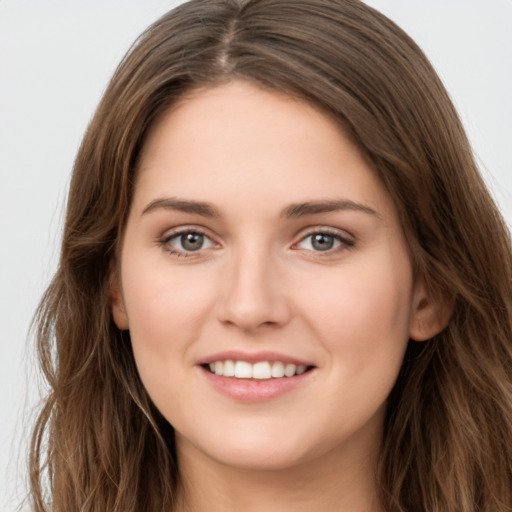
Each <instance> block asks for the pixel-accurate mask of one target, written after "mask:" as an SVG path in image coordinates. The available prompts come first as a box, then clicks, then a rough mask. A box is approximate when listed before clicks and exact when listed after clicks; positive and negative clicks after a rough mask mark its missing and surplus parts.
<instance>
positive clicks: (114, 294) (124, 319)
mask: <svg viewBox="0 0 512 512" xmlns="http://www.w3.org/2000/svg"><path fill="white" fill-rule="evenodd" d="M109 286H110V307H111V310H112V317H113V319H114V323H115V324H116V325H117V327H118V329H120V330H122V331H124V330H127V329H128V328H129V325H128V315H127V314H126V308H125V305H124V300H123V294H122V292H121V287H120V285H119V278H118V276H117V273H116V272H115V271H112V273H111V275H110V283H109Z"/></svg>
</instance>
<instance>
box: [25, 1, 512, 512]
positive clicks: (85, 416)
mask: <svg viewBox="0 0 512 512" xmlns="http://www.w3.org/2000/svg"><path fill="white" fill-rule="evenodd" d="M233 79H241V80H249V81H252V82H253V83H256V84H258V85H261V86H263V87H268V88H271V89H275V90H279V91H284V92H286V93H288V94H290V95H294V96H296V97H299V98H301V99H303V100H305V101H308V102H311V103H312V104H314V105H317V106H318V107H319V108H321V109H323V110H324V111H326V112H329V113H330V114H331V115H333V116H335V117H336V119H338V120H339V122H340V123H341V124H342V125H343V127H344V129H345V130H346V132H347V133H348V134H350V136H351V137H352V139H353V140H354V141H355V142H356V144H357V145H358V146H359V147H360V149H361V151H363V152H364V154H365V155H366V156H367V158H368V159H369V160H370V162H371V163H372V164H373V167H374V169H375V172H376V173H377V174H378V176H379V177H380V179H381V180H382V182H383V183H384V184H385V186H386V187H387V189H388V191H389V193H390V194H391V196H392V198H393V199H394V202H395V204H396V207H397V209H398V211H399V214H400V218H401V222H402V225H403V229H404V231H405V233H406V235H407V238H408V243H409V246H410V251H411V255H412V259H413V264H414V267H415V270H416V273H417V275H418V276H421V278H422V279H424V280H425V282H426V283H427V285H428V286H429V287H430V289H431V291H432V293H434V294H436V296H437V297H438V298H439V300H443V301H446V302H447V304H451V305H452V307H453V315H452V318H451V321H450V323H449V325H448V327H447V328H446V329H445V330H444V331H443V332H441V333H440V334H439V335H437V336H436V337H434V338H433V339H431V340H429V341H428V342H426V343H422V344H419V343H415V342H413V341H411V342H410V343H409V347H408V350H407V353H406V356H405V360H404V363H403V367H402V370H401V373H400V375H399V378H398V381H397V383H396V385H395V388H394V389H393V392H392V394H391V396H390V397H389V405H388V412H387V418H386V424H385V432H384V441H383V446H382V450H381V454H380V464H379V468H378V469H379V474H378V478H379V483H380V488H381V499H382V503H383V506H384V508H385V510H387V511H389V512H391V511H393V512H399V511H400V512H405V511H414V512H420V511H428V512H469V511H481V512H485V511H487V512H490V511H492V512H505V511H510V510H512V325H511V319H512V279H511V277H512V258H511V246H510V240H509V235H508V231H507V229H506V226H505V225H504V222H503V220H502V218H501V216H500V214H499V212H498V211H497V209H496V207H495V205H494V203H493V201H492V199H491V197H490V196H489V193H488V192H487V190H486V188H485V186H484V184H483V182H482V179H481V178H480V176H479V173H478V171H477V168H476V165H475V162H474V159H473V156H472V153H471V149H470V146H469V144H468V140H467V138H466V136H465V133H464V130H463V128H462V126H461V123H460V121H459V119H458V116H457V113H456V111H455V109H454V107H453V105H452V103H451V101H450V99H449V97H448V95H447V93H446V91H445V89H444V88H443V86H442V84H441V83H440V81H439V79H438V77H437V76H436V74H435V72H434V71H433V69H432V67H431V66H430V64H429V62H428V61H427V59H426V57H425V56H424V55H423V53H422V52H421V50H420V49H419V48H418V47H417V46H416V44H415V43H414V42H413V41H412V40H411V39H410V38H409V37H408V36H407V35H406V34H405V33H404V32H403V31H402V30H401V29H399V28H398V27H397V26H396V25H395V24H394V23H392V22H391V21H390V20H388V19H387V18H386V17H384V16H383V15H381V14H379V13H378V12H376V11H375V10H373V9H371V8H369V7H368V6H366V5H365V4H363V3H362V2H360V1H358V0H247V1H244V0H192V1H191V2H188V3H186V4H183V5H181V6H179V7H178V8H176V9H175V10H173V11H171V12H170V13H168V14H167V15H165V16H164V17H162V18H161V19H160V20H158V21H157V22H156V23H155V24H154V25H153V26H151V27H150V28H149V29H148V31H146V32H145V33H144V34H143V35H142V36H141V38H140V39H139V40H138V41H137V42H136V44H135V45H134V47H133V48H132V49H131V51H130V52H129V53H128V55H127V56H126V57H125V59H124V60H123V62H122V63H121V64H120V66H119V68H118V69H117V71H116V73H115V75H114V77H113V79H112V81H111V82H110V85H109V86H108V88H107V90H106V92H105V95H104V97H103V99H102V101H101V103H100V105H99V107H98V109H97V111H96V113H95V116H94V118H93V120H92V121H91V123H90V126H89V128H88V130H87V132H86V134H85V137H84V139H83V142H82V145H81V147H80V150H79V153H78V156H77V158H76V162H75V166H74V171H73V178H72V182H71V188H70V192H69V199H68V207H67V217H66V222H65V228H64V236H63V244H62V253H61V259H60V265H59V268H58V270H57V273H56V275H55V277H54V279H53V281H52V283H51V285H50V287H49V288H48V290H47V292H46V294H45V295H44V297H43V299H42V302H41V305H40V308H39V310H38V314H37V317H36V322H37V326H38V350H39V356H40V360H41V365H42V369H43V371H44V374H45V376H46V379H47V381H48V384H49V394H48V397H47V400H46V404H45V406H44V408H43V409H42V411H41V413H40V416H39V419H38V422H37V425H36V427H35V431H34V434H33V439H32V449H31V458H30V464H31V485H32V499H33V503H34V508H35V510H37V511H38V512H42V511H44V510H52V511H53V512H71V511H74V510H76V511H78V510H80V511H81V512H92V511H97V512H100V511H101V512H105V511H107V510H108V511H111V512H116V511H117V512H129V511H133V512H135V511H137V512H143V511H148V512H149V511H151V512H155V511H158V512H160V511H163V510H170V509H172V506H173V499H174V496H175V495H176V489H177V486H178V485H179V472H178V467H177V461H176V457H175V451H174V444H173V431H172V427H171V426H170V425H168V423H167V422H166V421H165V420H164V419H163V418H162V416H161V415H160V414H159V412H158V411H157V410H156V409H155V408H154V406H153V405H152V403H151V401H150V399H149V397H148V395H147V393H146V391H145V390H144V388H143V386H142V384H141V382H140V379H139V377H138V374H137V370H136V367H135V363H134V359H133V355H132V352H131V346H130V339H129V334H128V333H126V332H121V331H119V330H118V329H117V328H116V327H115V325H114V323H113V321H112V318H111V314H110V306H109V276H110V275H111V272H112V268H113V267H114V266H115V264H116V254H117V251H118V248H119V243H120V239H121V237H122V233H123V227H124V225H125V222H126V217H127V213H128V210H129V207H130V202H131V197H132V194H133V183H134V180H135V173H136V170H137V161H138V157H139V155H140V151H141V148H142V146H143V144H144V139H145V135H146V134H147V132H148V130H149V128H150V127H151V126H152V125H153V124H154V122H155V120H156V119H157V118H158V117H159V116H161V115H162V114H163V113H164V112H165V111H166V110H167V109H169V107H170V106H171V105H172V104H173V103H175V102H176V101H177V99H178V98H180V97H181V96H182V95H183V94H184V93H185V92H187V91H189V90H190V89H192V88H195V87H200V86H208V85H212V86H214V85H216V84H219V83H223V82H226V81H229V80H233Z"/></svg>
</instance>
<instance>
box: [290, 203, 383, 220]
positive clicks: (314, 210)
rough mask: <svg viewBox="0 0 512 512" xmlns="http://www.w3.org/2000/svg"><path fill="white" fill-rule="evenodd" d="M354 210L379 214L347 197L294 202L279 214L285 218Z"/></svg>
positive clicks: (376, 215) (377, 215) (374, 214)
mask: <svg viewBox="0 0 512 512" xmlns="http://www.w3.org/2000/svg"><path fill="white" fill-rule="evenodd" d="M346 210H349V211H355V212H362V213H366V214H368V215H373V216H375V217H377V218H379V217H380V215H379V214H378V213H377V212H376V211H375V210H374V209H373V208H370V207H369V206H366V205H364V204H361V203H357V202H355V201H350V200H348V199H334V200H326V201H308V202H305V203H296V204H292V205H290V206H288V207H286V208H285V209H284V210H283V212H282V214H281V216H282V217H287V218H296V217H303V216H305V215H317V214H319V213H330V212H337V211H346Z"/></svg>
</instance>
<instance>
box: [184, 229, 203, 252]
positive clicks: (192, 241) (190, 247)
mask: <svg viewBox="0 0 512 512" xmlns="http://www.w3.org/2000/svg"><path fill="white" fill-rule="evenodd" d="M203 239H204V236H203V235H201V234H200V233H187V234H186V235H182V236H181V245H182V246H183V249H185V250H186V251H197V250H198V249H201V247H202V245H203Z"/></svg>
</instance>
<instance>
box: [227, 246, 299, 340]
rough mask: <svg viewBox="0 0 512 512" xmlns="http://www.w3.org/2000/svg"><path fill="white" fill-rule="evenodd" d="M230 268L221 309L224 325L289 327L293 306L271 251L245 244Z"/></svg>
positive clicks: (234, 254)
mask: <svg viewBox="0 0 512 512" xmlns="http://www.w3.org/2000/svg"><path fill="white" fill-rule="evenodd" d="M228 266H229V268H228V269H227V271H226V273H227V276H226V281H225V292H224V298H223V304H222V308H221V309H222V320H223V321H224V322H227V323H230V324H235V325H237V326H239V327H240V328H242V329H244V330H253V329H256V328H258V327H260V326H263V325H267V326H269V325H282V324H284V323H286V321H287V320H288V318H289V314H290V312H289V304H288V303H287V300H286V293H285V290H284V288H283V286H282V285H283V282H282V276H281V274H280V272H279V268H278V262H277V258H276V256H275V254H274V253H273V251H272V250H271V249H269V248H268V247H266V246H265V245H263V244H258V243H254V241H250V242H248V243H244V244H241V245H240V246H239V247H238V248H237V249H236V250H234V251H233V254H232V258H231V260H230V262H229V264H228Z"/></svg>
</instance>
